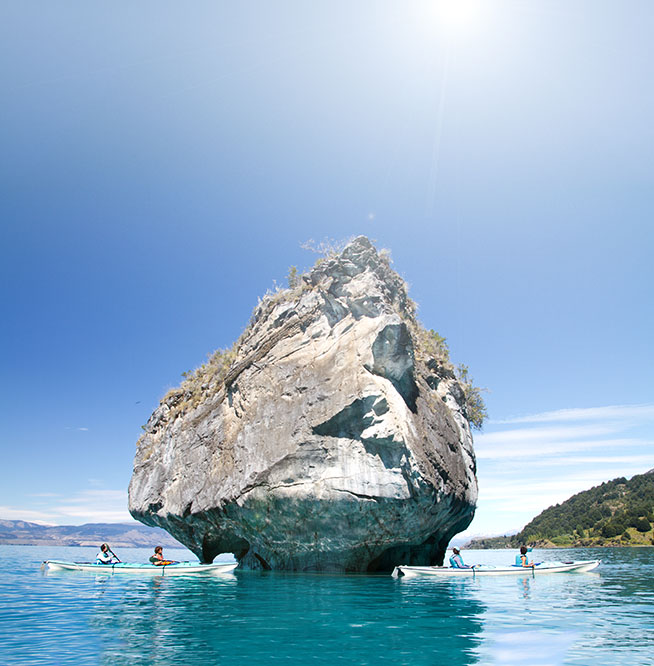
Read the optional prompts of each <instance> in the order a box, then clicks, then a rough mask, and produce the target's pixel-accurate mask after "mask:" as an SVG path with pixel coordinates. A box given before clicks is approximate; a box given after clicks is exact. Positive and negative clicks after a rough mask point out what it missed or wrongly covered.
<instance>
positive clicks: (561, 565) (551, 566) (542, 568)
mask: <svg viewBox="0 0 654 666" xmlns="http://www.w3.org/2000/svg"><path fill="white" fill-rule="evenodd" d="M600 562H601V560H582V561H578V562H539V563H538V564H536V565H534V566H533V567H521V566H517V565H513V566H508V567H497V566H493V565H490V564H478V565H475V566H474V567H470V568H469V569H456V568H454V567H412V566H405V565H403V564H401V565H400V566H397V567H395V569H393V573H392V574H391V575H392V576H393V577H394V578H398V577H400V576H406V577H408V578H412V577H414V576H450V577H457V576H458V577H466V576H468V577H471V576H519V575H520V574H522V575H524V574H532V573H533V574H536V573H538V574H544V573H567V572H571V571H592V570H593V569H596V568H597V567H598V566H599V565H600Z"/></svg>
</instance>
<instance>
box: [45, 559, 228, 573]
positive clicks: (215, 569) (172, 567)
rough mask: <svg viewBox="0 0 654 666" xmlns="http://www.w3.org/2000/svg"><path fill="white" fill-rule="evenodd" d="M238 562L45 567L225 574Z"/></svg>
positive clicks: (51, 565)
mask: <svg viewBox="0 0 654 666" xmlns="http://www.w3.org/2000/svg"><path fill="white" fill-rule="evenodd" d="M237 566H238V563H237V562H216V563H214V564H201V563H200V562H175V563H174V564H162V565H159V566H157V565H155V564H140V563H133V562H117V563H116V564H96V563H94V562H64V561H62V560H46V561H45V562H44V563H43V568H47V570H48V571H85V572H87V573H94V574H99V575H103V574H110V575H111V574H119V573H120V574H149V575H151V576H180V575H185V574H212V575H216V574H224V573H229V572H230V571H234V569H236V567H237Z"/></svg>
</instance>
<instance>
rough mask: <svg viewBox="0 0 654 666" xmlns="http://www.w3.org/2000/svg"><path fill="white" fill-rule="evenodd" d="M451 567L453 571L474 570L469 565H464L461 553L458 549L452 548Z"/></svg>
mask: <svg viewBox="0 0 654 666" xmlns="http://www.w3.org/2000/svg"><path fill="white" fill-rule="evenodd" d="M450 566H451V567H452V569H472V567H471V566H470V565H469V564H464V563H463V558H462V557H461V551H460V550H459V549H458V548H452V557H450Z"/></svg>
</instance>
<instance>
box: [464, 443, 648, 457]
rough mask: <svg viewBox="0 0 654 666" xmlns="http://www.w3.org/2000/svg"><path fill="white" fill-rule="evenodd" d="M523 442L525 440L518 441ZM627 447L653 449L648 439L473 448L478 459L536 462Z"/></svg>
mask: <svg viewBox="0 0 654 666" xmlns="http://www.w3.org/2000/svg"><path fill="white" fill-rule="evenodd" d="M520 441H521V442H524V441H525V440H520ZM628 447H638V448H641V447H642V448H644V447H646V448H649V449H654V442H653V441H652V440H648V439H629V438H624V439H619V438H615V439H582V440H569V441H562V442H557V441H547V440H546V439H544V440H539V441H538V443H537V444H535V443H533V441H532V444H531V445H524V446H513V445H512V443H511V441H510V440H504V441H503V445H502V446H498V445H496V446H485V445H484V444H480V445H479V446H476V447H475V450H476V454H477V458H478V459H480V460H481V459H491V460H504V459H510V460H515V459H517V458H530V459H534V458H536V459H537V460H540V459H542V458H543V457H544V456H553V455H563V454H567V453H574V452H578V451H593V450H603V449H610V450H613V451H621V450H624V449H626V448H628Z"/></svg>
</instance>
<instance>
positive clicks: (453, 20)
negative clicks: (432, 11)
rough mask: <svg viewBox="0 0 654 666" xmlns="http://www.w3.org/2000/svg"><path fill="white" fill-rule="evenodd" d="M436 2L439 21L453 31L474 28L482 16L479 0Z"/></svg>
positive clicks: (462, 31) (444, 0) (440, 0)
mask: <svg viewBox="0 0 654 666" xmlns="http://www.w3.org/2000/svg"><path fill="white" fill-rule="evenodd" d="M435 4H436V14H437V16H438V19H439V21H440V22H441V23H442V24H443V26H444V27H446V28H447V29H448V30H450V31H452V32H457V33H465V32H467V31H469V30H471V29H473V28H474V27H475V24H476V23H477V22H478V21H479V19H480V16H481V2H479V0H439V1H438V2H436V3H435Z"/></svg>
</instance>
